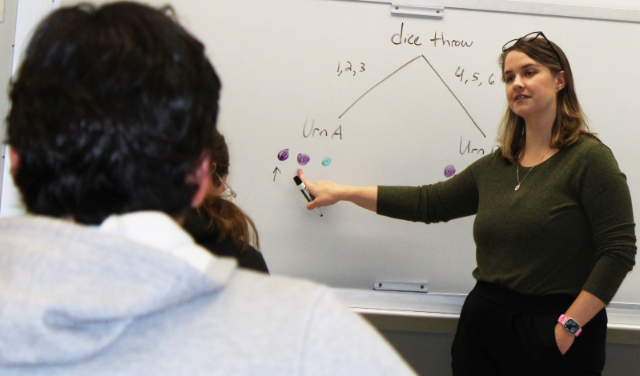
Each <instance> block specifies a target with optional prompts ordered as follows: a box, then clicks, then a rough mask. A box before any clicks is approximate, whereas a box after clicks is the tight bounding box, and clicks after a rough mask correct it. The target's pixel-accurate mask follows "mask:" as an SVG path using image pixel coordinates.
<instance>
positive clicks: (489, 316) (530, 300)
mask: <svg viewBox="0 0 640 376" xmlns="http://www.w3.org/2000/svg"><path fill="white" fill-rule="evenodd" d="M574 300H575V298H573V297H572V296H569V295H563V294H557V295H547V296H531V295H524V294H520V293H517V292H515V291H512V290H509V289H507V288H504V287H501V286H498V285H494V284H491V283H486V282H478V283H477V284H476V287H475V288H474V289H473V291H471V293H470V294H469V296H468V297H467V299H466V301H465V303H464V305H463V307H462V312H461V314H460V321H459V322H458V329H457V331H456V336H455V338H454V340H453V345H452V347H451V357H452V363H451V367H452V369H453V376H467V375H469V376H528V375H531V376H534V375H535V376H553V375H558V376H560V375H561V376H572V375H576V376H578V375H579V376H582V375H600V374H601V372H602V369H603V368H604V361H605V342H606V337H607V313H606V311H605V310H604V309H603V310H602V311H600V312H599V313H598V314H597V315H596V316H595V317H594V318H593V319H592V320H591V321H590V322H589V323H587V324H586V325H584V326H583V329H582V333H581V334H580V336H578V337H577V338H576V339H575V341H574V342H573V345H572V346H571V348H570V349H569V351H567V353H566V354H565V355H562V353H561V352H560V350H559V349H558V345H557V344H556V337H555V326H556V323H557V320H558V317H559V316H560V315H561V314H563V313H565V312H566V310H567V309H568V308H569V306H570V305H571V304H572V303H573V301H574Z"/></svg>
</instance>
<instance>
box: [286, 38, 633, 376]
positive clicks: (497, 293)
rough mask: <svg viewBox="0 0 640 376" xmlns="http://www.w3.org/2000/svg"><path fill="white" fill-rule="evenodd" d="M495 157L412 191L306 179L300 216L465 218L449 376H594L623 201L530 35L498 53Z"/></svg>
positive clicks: (620, 269) (627, 207)
mask: <svg viewBox="0 0 640 376" xmlns="http://www.w3.org/2000/svg"><path fill="white" fill-rule="evenodd" d="M500 65H501V68H502V73H503V80H504V82H505V85H506V95H507V101H508V104H509V107H508V109H507V112H506V114H505V117H504V119H503V124H502V127H501V130H500V135H499V138H498V140H499V142H500V144H501V146H500V149H499V150H497V151H496V152H494V153H492V154H491V155H488V156H485V157H483V158H481V159H479V160H478V161H476V162H475V163H473V164H472V165H471V166H469V167H468V168H467V169H465V170H464V171H462V172H461V173H460V174H458V175H456V176H454V177H453V178H451V179H450V180H447V181H445V182H441V183H437V184H433V185H429V186H422V187H353V186H342V185H338V184H335V183H331V182H318V183H316V184H311V183H309V182H308V181H307V180H306V179H305V178H304V177H303V174H302V171H301V170H299V174H300V177H301V178H302V180H303V181H304V183H305V185H306V186H307V188H308V189H309V190H310V191H311V193H312V194H313V195H314V196H315V197H316V199H315V200H314V201H312V202H311V203H309V204H308V205H307V207H308V208H309V209H314V208H316V207H319V206H325V205H331V204H333V203H335V202H338V201H342V200H344V201H351V202H354V203H355V204H357V205H360V206H362V207H364V208H367V209H369V210H373V211H376V212H377V213H378V214H382V215H386V216H390V217H394V218H400V219H406V220H412V221H423V222H426V223H432V222H440V221H447V220H450V219H454V218H460V217H464V216H468V215H473V214H476V219H475V223H474V230H473V231H474V239H475V242H476V246H477V250H476V252H477V253H476V258H477V263H478V265H477V268H476V269H475V270H474V271H473V276H474V278H475V279H476V280H477V284H476V286H475V287H474V289H473V291H471V293H470V294H469V295H468V297H467V300H466V301H465V304H464V306H463V308H462V312H461V316H460V321H459V324H458V329H457V332H456V337H455V339H454V343H453V346H452V350H451V352H452V359H453V361H452V368H453V374H454V375H599V374H600V372H601V371H602V369H603V368H604V358H605V338H606V330H607V318H606V312H605V310H604V307H605V305H606V304H608V303H609V302H610V300H611V299H612V297H613V295H614V294H615V292H616V291H617V289H618V287H619V286H620V284H621V283H622V280H623V279H624V277H625V276H626V274H627V273H628V272H629V271H630V270H631V268H632V267H633V265H634V257H635V252H636V245H635V233H634V227H635V224H634V222H633V212H632V208H631V198H630V194H629V189H628V187H627V183H626V179H625V176H624V175H623V174H622V172H620V170H619V168H618V165H617V162H616V160H615V158H614V157H613V154H612V153H611V151H610V150H609V148H607V147H606V146H605V145H603V144H602V143H601V142H600V141H599V140H598V139H597V138H596V137H595V136H594V135H593V134H592V133H590V132H589V131H588V128H587V126H586V124H585V120H584V114H583V113H582V110H581V108H580V105H579V103H578V99H577V96H576V93H575V87H574V82H573V76H572V74H571V67H570V65H569V61H568V60H567V58H566V56H565V55H564V53H563V51H562V50H561V49H560V48H559V47H558V46H557V45H555V44H554V43H552V42H550V41H548V40H547V38H546V37H545V36H544V34H543V33H542V32H535V33H530V34H527V35H525V36H524V37H522V38H519V39H514V40H512V41H510V42H508V43H507V44H505V45H504V47H503V52H502V54H501V56H500Z"/></svg>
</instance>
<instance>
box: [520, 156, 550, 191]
mask: <svg viewBox="0 0 640 376" xmlns="http://www.w3.org/2000/svg"><path fill="white" fill-rule="evenodd" d="M551 150H553V149H549V150H547V152H546V153H544V155H543V156H542V158H540V162H538V163H536V164H534V165H533V166H531V168H530V169H529V171H527V173H526V174H525V175H524V177H523V178H522V181H520V169H519V167H520V161H518V162H517V164H516V179H518V185H516V189H515V190H516V191H517V190H518V189H520V185H521V184H522V182H524V179H526V178H527V176H528V175H529V173H530V172H531V170H533V168H534V167H536V166H537V165H539V164H540V163H542V161H544V157H546V156H547V154H549V152H550V151H551Z"/></svg>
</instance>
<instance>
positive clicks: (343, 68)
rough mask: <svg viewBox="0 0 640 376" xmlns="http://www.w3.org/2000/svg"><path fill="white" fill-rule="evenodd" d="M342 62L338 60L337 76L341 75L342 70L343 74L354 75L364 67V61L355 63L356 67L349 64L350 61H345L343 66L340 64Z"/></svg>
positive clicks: (362, 70)
mask: <svg viewBox="0 0 640 376" xmlns="http://www.w3.org/2000/svg"><path fill="white" fill-rule="evenodd" d="M341 65H342V62H338V70H337V72H338V76H340V75H342V73H343V72H344V73H345V75H350V76H355V75H356V73H362V72H364V71H365V70H366V69H365V65H364V63H362V62H360V63H357V64H356V67H355V68H354V67H353V64H351V62H350V61H346V63H345V64H344V66H341Z"/></svg>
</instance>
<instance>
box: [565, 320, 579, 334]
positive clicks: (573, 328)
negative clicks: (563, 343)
mask: <svg viewBox="0 0 640 376" xmlns="http://www.w3.org/2000/svg"><path fill="white" fill-rule="evenodd" d="M564 328H565V329H566V330H567V332H569V333H571V334H576V333H577V332H578V330H579V329H580V325H578V323H577V322H575V321H573V319H569V320H567V322H566V323H565V324H564Z"/></svg>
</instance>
